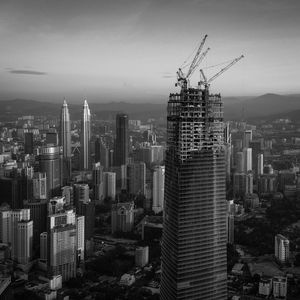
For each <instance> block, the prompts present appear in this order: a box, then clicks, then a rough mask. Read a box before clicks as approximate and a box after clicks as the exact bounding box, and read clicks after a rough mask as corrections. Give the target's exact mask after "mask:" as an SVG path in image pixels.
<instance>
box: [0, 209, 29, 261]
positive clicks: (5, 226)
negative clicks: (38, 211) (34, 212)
mask: <svg viewBox="0 0 300 300" xmlns="http://www.w3.org/2000/svg"><path fill="white" fill-rule="evenodd" d="M0 220H1V223H0V225H1V235H2V236H1V237H0V240H2V242H3V243H6V244H8V243H10V244H11V258H12V259H13V260H14V261H17V262H18V263H21V264H26V263H28V262H29V260H30V259H31V257H32V239H33V222H32V221H30V210H29V209H14V210H4V211H0ZM20 223H21V225H19V224H20ZM22 235H23V236H22ZM24 236H26V239H24ZM20 249H22V251H25V252H26V253H20Z"/></svg>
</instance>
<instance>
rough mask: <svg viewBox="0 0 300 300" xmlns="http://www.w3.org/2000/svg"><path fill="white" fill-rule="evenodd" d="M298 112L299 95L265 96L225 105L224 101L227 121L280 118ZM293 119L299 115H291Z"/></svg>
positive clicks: (299, 108) (299, 107) (299, 104)
mask: <svg viewBox="0 0 300 300" xmlns="http://www.w3.org/2000/svg"><path fill="white" fill-rule="evenodd" d="M295 110H300V94H295V95H277V94H265V95H262V96H259V97H256V98H248V99H244V100H238V99H236V101H235V102H234V101H233V100H232V99H231V101H230V102H228V103H226V98H225V99H224V114H225V118H226V119H227V120H238V119H245V120H249V119H263V118H268V119H269V118H273V117H274V118H275V117H276V118H282V117H284V116H288V115H290V113H291V112H294V111H295ZM291 116H293V119H295V118H296V119H298V118H299V115H298V116H297V115H296V114H292V115H291Z"/></svg>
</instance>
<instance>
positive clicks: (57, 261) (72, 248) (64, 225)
mask: <svg viewBox="0 0 300 300" xmlns="http://www.w3.org/2000/svg"><path fill="white" fill-rule="evenodd" d="M47 244H48V245H47V247H48V253H49V257H48V259H47V263H48V271H49V274H50V275H51V276H56V275H62V280H63V281H66V280H68V279H70V278H73V277H75V276H76V262H77V232H76V215H75V211H74V210H73V209H69V210H63V209H62V210H60V211H58V212H55V213H51V212H50V214H49V216H48V242H47Z"/></svg>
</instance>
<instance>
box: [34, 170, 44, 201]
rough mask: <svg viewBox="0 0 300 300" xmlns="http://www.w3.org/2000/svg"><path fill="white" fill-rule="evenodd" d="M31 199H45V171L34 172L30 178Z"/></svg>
mask: <svg viewBox="0 0 300 300" xmlns="http://www.w3.org/2000/svg"><path fill="white" fill-rule="evenodd" d="M32 187H33V188H32V196H33V200H46V199H47V176H46V173H40V172H36V173H34V175H33V178H32Z"/></svg>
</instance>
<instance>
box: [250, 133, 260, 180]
mask: <svg viewBox="0 0 300 300" xmlns="http://www.w3.org/2000/svg"><path fill="white" fill-rule="evenodd" d="M261 144H262V143H261V140H260V139H257V140H253V141H252V142H250V143H249V147H248V148H251V149H252V170H253V171H254V172H255V177H256V178H257V176H258V174H257V170H258V159H257V157H258V156H259V154H260V153H262V147H261Z"/></svg>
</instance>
